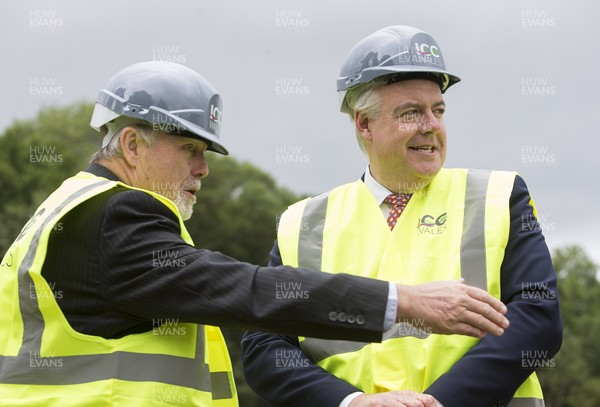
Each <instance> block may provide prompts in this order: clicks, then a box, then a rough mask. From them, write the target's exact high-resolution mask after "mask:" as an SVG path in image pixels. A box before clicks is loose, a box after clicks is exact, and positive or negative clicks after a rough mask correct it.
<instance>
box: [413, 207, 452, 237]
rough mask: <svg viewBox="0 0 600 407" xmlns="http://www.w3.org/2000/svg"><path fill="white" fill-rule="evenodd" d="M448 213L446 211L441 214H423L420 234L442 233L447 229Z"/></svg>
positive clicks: (419, 226) (420, 219)
mask: <svg viewBox="0 0 600 407" xmlns="http://www.w3.org/2000/svg"><path fill="white" fill-rule="evenodd" d="M447 220H448V213H447V212H444V213H442V214H441V215H438V216H433V215H423V216H421V217H420V218H419V225H418V226H417V228H418V229H419V234H421V235H441V234H442V233H444V232H445V231H446V227H447V225H446V221H447Z"/></svg>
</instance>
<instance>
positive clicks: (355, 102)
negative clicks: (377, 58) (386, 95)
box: [346, 81, 387, 154]
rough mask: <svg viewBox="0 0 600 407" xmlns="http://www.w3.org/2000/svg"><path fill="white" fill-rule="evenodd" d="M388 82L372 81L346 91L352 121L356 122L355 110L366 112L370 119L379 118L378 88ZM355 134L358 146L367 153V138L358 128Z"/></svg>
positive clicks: (379, 101)
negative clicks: (365, 138) (364, 137)
mask: <svg viewBox="0 0 600 407" xmlns="http://www.w3.org/2000/svg"><path fill="white" fill-rule="evenodd" d="M386 84H387V82H385V81H372V82H368V83H363V84H360V85H358V86H355V87H353V88H351V89H349V90H348V91H347V92H346V104H347V105H348V109H349V112H348V114H349V115H350V120H352V122H354V112H359V113H362V114H364V115H365V117H366V118H367V119H369V120H372V119H376V118H377V116H378V115H379V112H380V109H381V100H380V98H379V95H378V94H377V89H379V88H380V87H382V86H384V85H386ZM355 135H356V140H357V141H358V146H359V147H360V149H361V150H362V151H363V153H365V154H366V153H367V149H366V146H365V140H364V139H363V138H362V136H361V134H360V132H359V131H358V129H356V128H355Z"/></svg>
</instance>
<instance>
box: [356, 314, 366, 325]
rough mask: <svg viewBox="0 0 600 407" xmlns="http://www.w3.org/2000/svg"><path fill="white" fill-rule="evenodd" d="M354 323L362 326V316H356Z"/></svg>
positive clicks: (363, 320) (363, 318)
mask: <svg viewBox="0 0 600 407" xmlns="http://www.w3.org/2000/svg"><path fill="white" fill-rule="evenodd" d="M356 323H357V324H358V325H364V324H365V317H363V316H362V315H357V316H356Z"/></svg>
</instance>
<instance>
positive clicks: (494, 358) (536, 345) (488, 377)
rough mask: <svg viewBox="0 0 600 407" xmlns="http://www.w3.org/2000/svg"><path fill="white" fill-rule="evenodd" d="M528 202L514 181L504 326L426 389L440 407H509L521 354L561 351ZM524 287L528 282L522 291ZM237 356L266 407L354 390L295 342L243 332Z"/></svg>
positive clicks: (546, 261) (317, 402)
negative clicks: (284, 358) (283, 365)
mask: <svg viewBox="0 0 600 407" xmlns="http://www.w3.org/2000/svg"><path fill="white" fill-rule="evenodd" d="M529 201H530V196H529V192H528V190H527V186H526V185H525V182H524V181H523V179H522V178H521V177H517V178H516V180H515V184H514V187H513V191H512V195H511V199H510V217H511V224H510V235H509V241H508V245H507V247H506V250H505V257H504V261H503V263H502V268H501V291H502V298H501V300H502V301H503V302H504V303H505V304H506V305H507V308H508V313H507V317H508V319H509V320H510V327H509V328H508V329H507V330H506V331H505V333H504V335H502V336H500V337H496V336H492V335H487V336H485V337H484V338H483V339H482V340H481V342H480V343H479V344H477V345H476V346H475V347H473V348H472V349H471V350H470V351H469V352H467V354H465V355H464V356H463V357H462V358H461V359H460V360H459V361H458V362H457V363H456V364H455V365H454V366H453V367H452V369H451V370H450V371H449V372H447V373H446V374H444V375H442V376H441V377H440V378H439V379H438V380H436V381H435V382H434V383H433V384H432V385H431V386H430V387H429V388H428V389H426V391H425V392H426V393H428V394H431V395H433V396H434V397H435V398H436V399H437V400H439V401H440V402H441V403H442V404H443V405H444V407H470V406H473V407H479V406H486V407H487V406H493V405H501V406H506V405H508V402H509V401H510V400H511V398H512V396H513V394H514V393H515V392H516V390H517V388H518V387H519V386H520V385H521V383H522V382H523V381H524V380H525V379H526V378H527V377H528V376H529V375H530V374H531V373H532V370H531V369H527V368H523V366H522V364H523V362H522V360H523V352H528V351H534V352H531V354H536V355H540V359H542V357H541V355H544V359H547V358H552V356H553V355H554V354H555V353H556V352H558V349H559V348H560V345H561V343H562V320H561V316H560V310H559V307H558V291H557V287H556V275H555V273H554V269H553V267H552V262H551V259H550V254H549V253H548V248H547V246H546V243H545V240H544V237H543V235H542V232H541V228H540V226H539V224H538V223H537V220H536V219H535V217H534V216H533V209H532V207H531V205H530V204H529ZM277 264H281V257H280V255H279V248H278V247H277V242H276V243H275V246H274V248H273V250H272V251H271V262H270V265H277ZM533 282H536V283H539V284H533ZM524 283H531V284H529V285H526V286H525V288H524V286H523V284H524ZM531 286H534V287H547V289H548V290H549V291H551V292H552V294H551V295H545V296H540V295H539V294H540V293H537V294H538V297H537V298H554V300H553V301H551V300H544V301H538V302H532V301H531V300H529V301H528V300H526V299H527V298H535V294H536V293H532V294H533V295H532V296H528V295H523V294H522V293H523V292H524V290H527V289H529V290H533V289H534V288H526V287H531ZM537 351H539V352H538V353H535V352H537ZM292 352H295V353H292ZM545 352H547V353H545ZM277 355H293V356H294V358H295V359H299V360H298V361H296V362H295V364H296V365H298V366H302V368H293V369H273V365H274V360H275V359H276V356H277ZM242 359H243V365H244V374H245V376H246V381H247V382H248V384H249V385H250V387H252V388H253V389H254V390H255V391H256V393H257V394H258V395H259V396H261V397H262V398H263V399H264V400H266V401H267V402H268V403H269V404H270V405H272V406H286V407H289V406H306V407H312V406H319V407H336V406H337V405H338V404H339V403H340V402H341V401H342V400H343V399H344V397H346V396H347V395H348V394H350V393H353V392H356V391H360V390H359V389H357V388H355V387H354V386H351V385H350V384H348V383H346V382H345V381H343V380H340V379H338V378H337V377H335V376H333V375H331V374H329V373H328V372H326V371H325V370H323V369H321V368H320V367H319V366H317V365H315V364H314V363H313V362H312V361H311V360H310V359H308V358H307V357H306V356H305V355H304V354H303V353H301V351H300V350H299V345H298V338H296V337H291V336H278V335H272V334H266V333H260V332H247V333H246V335H245V336H244V338H243V339H242ZM537 365H538V366H540V364H537ZM529 366H536V363H535V362H533V363H531V364H530V365H529ZM501 402H502V403H503V404H501Z"/></svg>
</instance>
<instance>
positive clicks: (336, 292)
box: [100, 190, 388, 341]
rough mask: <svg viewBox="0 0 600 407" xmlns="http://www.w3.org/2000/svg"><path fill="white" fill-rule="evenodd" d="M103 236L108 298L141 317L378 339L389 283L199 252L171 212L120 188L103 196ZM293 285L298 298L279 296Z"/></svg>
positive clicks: (379, 339)
mask: <svg viewBox="0 0 600 407" xmlns="http://www.w3.org/2000/svg"><path fill="white" fill-rule="evenodd" d="M100 233H101V235H102V236H101V239H100V241H101V244H102V245H103V255H102V257H101V262H102V268H103V269H104V270H106V273H104V275H103V276H102V277H101V278H102V279H103V281H102V284H101V287H103V288H104V293H105V294H104V297H105V300H106V301H108V302H110V303H111V304H112V306H113V307H115V308H116V309H118V310H120V311H121V312H123V313H126V314H127V315H130V316H133V317H135V318H139V319H140V320H153V319H158V318H173V319H177V320H178V321H180V322H193V323H201V324H208V325H218V326H228V327H234V328H237V329H257V330H262V331H270V332H273V331H275V332H281V333H284V334H290V335H305V336H317V337H322V338H331V339H334V338H337V339H342V338H346V339H347V338H353V339H356V340H361V341H381V336H382V330H383V320H384V314H385V308H386V302H387V297H388V284H387V283H386V282H383V281H377V280H371V279H365V278H358V277H354V276H350V275H347V274H345V275H344V274H340V275H333V274H326V273H317V272H312V271H307V270H302V269H294V268H291V267H287V266H279V267H258V266H255V265H251V264H248V263H243V262H239V261H237V260H235V259H232V258H231V257H228V256H226V255H224V254H221V253H219V252H211V251H208V250H199V249H197V248H195V247H193V246H191V245H189V244H187V243H185V242H184V241H183V239H182V238H181V235H180V227H179V221H178V219H177V217H176V216H175V215H174V214H173V213H172V211H171V210H169V209H168V208H167V207H166V206H165V205H164V204H162V203H161V202H159V201H158V200H156V199H154V198H153V197H152V196H150V195H148V194H146V193H144V192H140V191H131V190H128V191H125V192H121V193H118V194H116V195H114V196H113V197H112V198H111V199H110V200H109V201H108V207H107V210H106V215H105V217H104V220H103V222H102V228H101V232H100ZM290 290H293V291H294V292H295V293H296V294H297V293H302V295H300V296H296V297H295V298H290V297H289V296H282V295H278V292H279V294H281V292H282V291H290ZM283 297H286V298H283ZM356 298H365V299H367V298H368V299H369V300H368V301H367V300H365V301H360V302H357V301H356ZM332 311H336V312H341V311H344V312H353V313H355V314H361V315H363V317H364V319H365V324H364V325H358V324H349V323H347V322H338V321H335V322H332V321H330V320H329V317H328V316H329V313H330V312H332Z"/></svg>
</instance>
